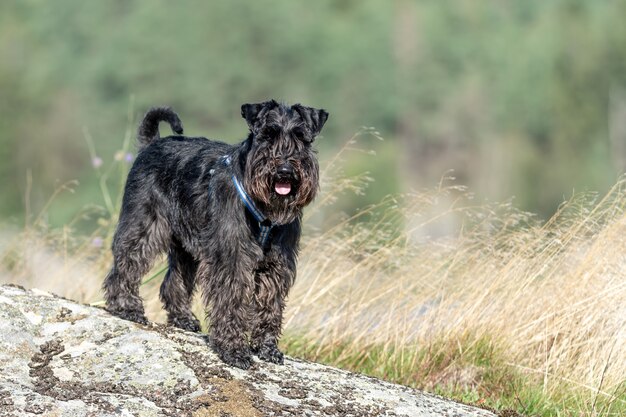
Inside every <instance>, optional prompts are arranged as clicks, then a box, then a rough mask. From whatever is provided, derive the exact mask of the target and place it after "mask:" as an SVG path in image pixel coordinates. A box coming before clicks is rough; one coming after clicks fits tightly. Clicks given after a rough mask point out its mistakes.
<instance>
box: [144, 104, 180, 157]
mask: <svg viewBox="0 0 626 417" xmlns="http://www.w3.org/2000/svg"><path fill="white" fill-rule="evenodd" d="M159 122H167V123H169V124H170V127H171V128H172V130H173V131H174V132H175V133H178V134H179V135H182V134H183V123H182V122H181V121H180V118H179V117H178V115H177V114H176V113H175V112H174V110H172V109H171V108H170V107H153V108H151V109H150V110H148V112H147V113H146V115H145V116H144V117H143V120H142V121H141V124H140V125H139V131H138V132H137V140H139V148H140V150H141V149H143V148H145V147H146V146H148V145H150V144H151V143H152V142H154V141H155V140H158V139H159Z"/></svg>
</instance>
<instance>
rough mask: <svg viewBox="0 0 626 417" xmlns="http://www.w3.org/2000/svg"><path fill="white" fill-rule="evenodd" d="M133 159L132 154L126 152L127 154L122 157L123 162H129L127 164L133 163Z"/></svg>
mask: <svg viewBox="0 0 626 417" xmlns="http://www.w3.org/2000/svg"><path fill="white" fill-rule="evenodd" d="M133 158H134V156H133V154H132V153H130V152H128V153H126V155H124V160H125V161H126V162H129V163H130V162H133Z"/></svg>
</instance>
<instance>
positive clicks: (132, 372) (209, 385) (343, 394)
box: [0, 286, 494, 417]
mask: <svg viewBox="0 0 626 417" xmlns="http://www.w3.org/2000/svg"><path fill="white" fill-rule="evenodd" d="M0 369H1V370H2V371H1V372H0V416H34V415H45V416H194V417H200V416H224V417H225V416H459V417H460V416H485V417H486V416H494V414H492V413H490V412H488V411H485V410H481V409H478V408H473V407H469V406H466V405H462V404H457V403H455V402H453V401H450V400H446V399H444V398H441V397H437V396H434V395H430V394H425V393H422V392H419V391H416V390H413V389H410V388H407V387H403V386H399V385H393V384H389V383H386V382H383V381H380V380H377V379H374V378H369V377H366V376H362V375H357V374H354V373H350V372H346V371H342V370H339V369H336V368H332V367H329V366H324V365H320V364H316V363H311V362H306V361H302V360H297V359H290V358H286V360H285V365H284V366H277V365H273V364H268V363H263V362H255V364H254V366H253V368H252V369H251V370H248V371H242V370H240V369H235V368H231V367H228V366H226V365H224V364H222V363H221V362H220V361H219V359H217V357H216V356H215V355H214V354H213V353H212V352H211V351H210V350H209V349H208V348H207V345H206V340H205V336H203V335H200V334H193V333H187V332H183V331H179V330H176V329H172V328H167V327H164V326H162V325H158V324H151V325H149V326H141V325H138V324H135V323H132V322H128V321H124V320H121V319H118V318H116V317H113V316H111V315H110V314H108V313H107V312H106V311H104V310H103V309H100V308H94V307H89V306H85V305H81V304H77V303H75V302H72V301H69V300H66V299H63V298H60V297H56V296H53V295H51V294H48V293H45V292H42V291H38V290H32V291H28V290H24V289H22V288H19V287H15V286H0Z"/></svg>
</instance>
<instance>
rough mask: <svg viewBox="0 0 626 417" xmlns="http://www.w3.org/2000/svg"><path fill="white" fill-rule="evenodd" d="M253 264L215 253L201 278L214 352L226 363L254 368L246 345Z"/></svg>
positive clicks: (202, 266)
mask: <svg viewBox="0 0 626 417" xmlns="http://www.w3.org/2000/svg"><path fill="white" fill-rule="evenodd" d="M251 263H252V260H251V259H249V257H246V256H245V255H243V254H242V253H241V251H239V253H236V254H232V253H229V252H228V251H224V250H223V248H222V249H221V250H218V251H215V252H213V253H212V254H209V255H208V256H207V260H205V261H201V262H200V266H199V268H198V275H197V277H198V278H199V280H200V282H201V284H202V286H203V292H204V299H205V303H206V306H207V310H208V311H207V319H208V321H209V328H210V330H209V336H210V343H211V347H212V349H213V350H214V351H215V353H217V355H218V356H219V357H220V359H221V360H223V361H224V362H225V363H227V364H229V365H231V366H236V367H238V368H242V369H248V368H249V367H250V366H251V365H252V355H251V351H250V346H249V344H248V341H247V333H248V330H249V324H250V319H251V311H250V304H251V299H252V294H253V291H254V275H253V270H254V268H253V267H252V266H251Z"/></svg>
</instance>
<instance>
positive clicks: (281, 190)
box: [274, 180, 291, 195]
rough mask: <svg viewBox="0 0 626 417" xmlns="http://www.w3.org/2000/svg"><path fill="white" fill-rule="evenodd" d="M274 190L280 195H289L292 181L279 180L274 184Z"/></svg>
mask: <svg viewBox="0 0 626 417" xmlns="http://www.w3.org/2000/svg"><path fill="white" fill-rule="evenodd" d="M274 191H276V193H277V194H280V195H289V193H290V192H291V183H290V182H285V181H284V180H283V181H277V182H276V183H275V184H274Z"/></svg>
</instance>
